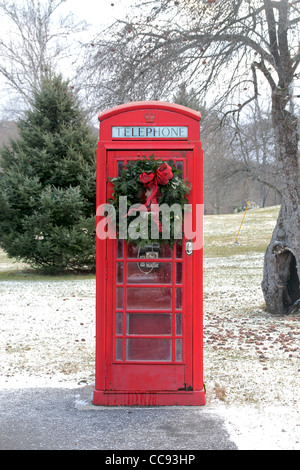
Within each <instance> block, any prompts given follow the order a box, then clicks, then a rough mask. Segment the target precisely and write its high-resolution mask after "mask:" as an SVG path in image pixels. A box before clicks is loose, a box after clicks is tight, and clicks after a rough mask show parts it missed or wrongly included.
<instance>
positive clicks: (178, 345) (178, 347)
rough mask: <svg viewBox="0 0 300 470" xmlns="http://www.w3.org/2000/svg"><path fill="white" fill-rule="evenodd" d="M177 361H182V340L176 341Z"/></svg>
mask: <svg viewBox="0 0 300 470" xmlns="http://www.w3.org/2000/svg"><path fill="white" fill-rule="evenodd" d="M175 361H182V339H176V340H175Z"/></svg>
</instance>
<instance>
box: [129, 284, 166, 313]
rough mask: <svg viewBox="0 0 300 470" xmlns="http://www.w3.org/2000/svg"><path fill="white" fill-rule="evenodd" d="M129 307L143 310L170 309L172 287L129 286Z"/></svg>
mask: <svg viewBox="0 0 300 470" xmlns="http://www.w3.org/2000/svg"><path fill="white" fill-rule="evenodd" d="M127 308H134V309H142V310H150V309H156V310H170V309H171V308H172V289H171V288H167V287H158V288H152V287H151V288H149V289H147V288H142V287H139V288H136V287H128V288H127Z"/></svg>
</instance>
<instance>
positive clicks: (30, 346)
mask: <svg viewBox="0 0 300 470" xmlns="http://www.w3.org/2000/svg"><path fill="white" fill-rule="evenodd" d="M261 275H262V255H261V254H258V253H252V254H251V253H250V254H249V253H248V254H247V255H238V256H230V257H227V258H207V259H205V270H204V380H205V385H206V391H207V393H206V397H207V405H206V407H207V409H208V410H212V412H218V413H219V414H221V415H222V416H224V418H225V420H226V423H227V428H228V430H229V432H230V434H231V436H232V438H233V440H234V441H235V442H236V444H237V445H238V447H239V448H240V449H251V450H254V449H285V450H292V449H300V426H299V425H300V420H299V371H300V361H299V358H300V350H299V340H300V336H299V335H300V329H299V325H300V316H299V315H298V316H297V315H294V316H293V315H291V316H286V317H277V316H273V315H269V314H267V313H266V312H265V311H264V310H263V298H262V293H261V289H260V279H261ZM0 293H1V305H0V331H1V349H0V354H1V361H0V371H1V377H0V389H2V390H3V389H10V388H24V387H33V386H39V387H40V386H42V387H44V386H55V387H78V384H79V385H86V384H93V382H94V351H95V280H94V279H81V280H44V281H41V280H38V281H32V280H26V278H25V280H22V281H20V280H4V281H2V282H1V283H0Z"/></svg>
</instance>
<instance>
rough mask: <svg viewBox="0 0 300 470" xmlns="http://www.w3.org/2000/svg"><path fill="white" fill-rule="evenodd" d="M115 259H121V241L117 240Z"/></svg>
mask: <svg viewBox="0 0 300 470" xmlns="http://www.w3.org/2000/svg"><path fill="white" fill-rule="evenodd" d="M117 258H123V240H117Z"/></svg>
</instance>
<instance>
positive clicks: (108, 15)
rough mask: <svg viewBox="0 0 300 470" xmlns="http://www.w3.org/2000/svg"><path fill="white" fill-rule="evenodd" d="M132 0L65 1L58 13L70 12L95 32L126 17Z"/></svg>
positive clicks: (132, 2)
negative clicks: (117, 19) (115, 20)
mask: <svg viewBox="0 0 300 470" xmlns="http://www.w3.org/2000/svg"><path fill="white" fill-rule="evenodd" d="M134 3H135V2H134V0H66V3H65V6H64V7H63V6H62V7H60V11H63V9H64V8H65V9H66V10H65V11H68V12H69V11H70V9H72V11H73V13H74V15H76V17H78V19H83V20H85V21H86V22H87V23H89V24H91V25H92V28H93V29H94V28H95V30H96V29H97V27H98V28H99V27H100V26H103V25H109V24H110V23H112V22H113V20H114V19H116V18H121V17H124V16H125V15H126V12H127V11H128V9H129V6H130V5H131V4H134Z"/></svg>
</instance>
